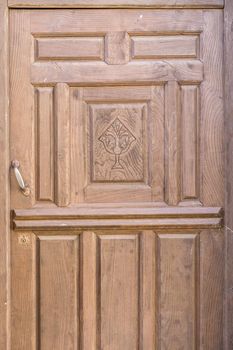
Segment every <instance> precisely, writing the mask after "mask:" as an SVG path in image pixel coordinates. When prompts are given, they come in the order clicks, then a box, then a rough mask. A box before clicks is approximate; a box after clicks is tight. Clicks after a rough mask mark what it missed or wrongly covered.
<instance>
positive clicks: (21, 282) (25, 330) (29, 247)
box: [10, 232, 39, 350]
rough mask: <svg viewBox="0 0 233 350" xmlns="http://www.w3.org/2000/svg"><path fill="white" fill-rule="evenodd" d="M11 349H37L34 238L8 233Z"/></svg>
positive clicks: (29, 235)
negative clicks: (9, 241)
mask: <svg viewBox="0 0 233 350" xmlns="http://www.w3.org/2000/svg"><path fill="white" fill-rule="evenodd" d="M11 237H12V239H11V315H10V316H11V348H10V349H11V350H19V349H28V350H29V349H30V350H37V349H38V341H39V340H38V338H37V317H38V305H37V283H36V278H37V276H36V270H37V267H36V266H37V239H36V237H35V236H34V235H33V234H32V233H29V232H27V233H18V234H16V233H15V232H12V235H11Z"/></svg>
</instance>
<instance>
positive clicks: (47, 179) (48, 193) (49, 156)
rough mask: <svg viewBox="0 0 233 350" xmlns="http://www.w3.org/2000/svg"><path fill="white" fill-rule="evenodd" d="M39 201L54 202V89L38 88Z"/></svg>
mask: <svg viewBox="0 0 233 350" xmlns="http://www.w3.org/2000/svg"><path fill="white" fill-rule="evenodd" d="M36 93H37V169H38V172H37V173H38V179H37V186H38V190H37V200H47V201H53V195H54V181H53V180H54V139H53V136H54V135H53V132H54V130H53V125H54V124H53V88H51V87H46V88H37V91H36Z"/></svg>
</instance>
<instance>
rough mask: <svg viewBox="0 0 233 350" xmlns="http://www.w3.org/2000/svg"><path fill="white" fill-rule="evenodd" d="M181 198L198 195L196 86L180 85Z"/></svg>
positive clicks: (192, 197) (191, 197)
mask: <svg viewBox="0 0 233 350" xmlns="http://www.w3.org/2000/svg"><path fill="white" fill-rule="evenodd" d="M181 101H182V103H181V105H182V126H181V130H182V199H196V198H197V197H198V190H199V186H198V181H199V179H198V178H197V175H198V154H197V152H198V144H197V142H198V87H197V86H182V87H181Z"/></svg>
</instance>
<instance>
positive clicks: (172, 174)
mask: <svg viewBox="0 0 233 350" xmlns="http://www.w3.org/2000/svg"><path fill="white" fill-rule="evenodd" d="M165 101H166V102H165V103H166V105H165V129H166V139H165V167H166V168H165V199H166V202H167V203H168V204H169V205H177V204H178V203H179V201H180V187H181V183H180V176H181V166H180V156H181V155H180V152H181V144H180V132H181V129H180V127H181V121H180V119H181V115H180V112H181V111H180V109H181V100H180V87H179V85H178V83H177V82H176V81H171V82H169V83H167V85H166V88H165Z"/></svg>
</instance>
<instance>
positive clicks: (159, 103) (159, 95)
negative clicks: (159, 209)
mask: <svg viewBox="0 0 233 350" xmlns="http://www.w3.org/2000/svg"><path fill="white" fill-rule="evenodd" d="M164 102H165V101H164V87H163V86H155V87H152V100H151V125H150V124H149V128H150V130H149V137H151V140H152V164H151V174H149V177H150V176H151V177H152V181H151V182H152V183H151V187H152V191H153V192H152V200H153V201H155V202H164V201H165V198H164V176H165V171H164V166H165V164H164V152H165V150H164V144H165V142H164V138H165V125H164V123H165V120H164V119H165V115H164V112H165V111H164V106H165V103H164Z"/></svg>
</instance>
